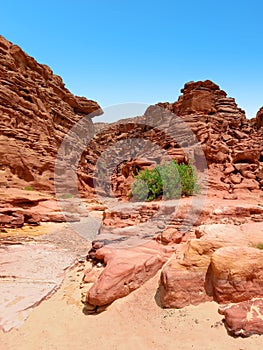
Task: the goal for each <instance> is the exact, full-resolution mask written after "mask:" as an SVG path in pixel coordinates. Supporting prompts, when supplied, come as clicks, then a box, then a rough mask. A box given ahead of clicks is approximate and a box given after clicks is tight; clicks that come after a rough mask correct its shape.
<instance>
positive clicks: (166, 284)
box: [160, 224, 263, 308]
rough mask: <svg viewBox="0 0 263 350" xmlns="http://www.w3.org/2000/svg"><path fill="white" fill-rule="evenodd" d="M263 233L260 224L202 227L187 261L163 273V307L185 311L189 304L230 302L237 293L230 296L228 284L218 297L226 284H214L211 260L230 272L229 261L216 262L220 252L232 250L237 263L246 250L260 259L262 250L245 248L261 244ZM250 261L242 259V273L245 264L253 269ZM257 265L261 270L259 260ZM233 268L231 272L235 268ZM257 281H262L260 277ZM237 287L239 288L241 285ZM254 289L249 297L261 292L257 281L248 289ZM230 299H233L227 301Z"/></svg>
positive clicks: (171, 264) (190, 245) (176, 262)
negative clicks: (221, 287) (184, 308)
mask: <svg viewBox="0 0 263 350" xmlns="http://www.w3.org/2000/svg"><path fill="white" fill-rule="evenodd" d="M251 227H254V229H253V230H252V229H251ZM262 230H263V228H262V225H260V224H259V225H257V224H246V225H244V227H243V226H236V225H223V224H213V225H202V226H200V227H198V228H197V230H196V236H197V237H199V238H198V239H191V240H190V242H189V243H188V246H187V248H186V250H185V253H184V257H183V258H182V259H181V260H175V259H173V260H171V262H169V264H167V265H166V266H165V267H164V269H163V271H162V273H161V279H160V300H161V304H162V306H164V307H176V308H181V307H184V306H187V305H189V304H194V305H195V304H198V303H201V302H204V301H209V300H213V298H216V300H217V301H219V302H223V300H227V302H230V300H231V292H232V293H234V288H233V290H231V288H230V287H229V293H228V290H227V286H228V283H231V281H230V282H228V281H225V284H226V290H223V291H221V290H219V289H218V293H217V292H216V290H215V289H214V288H219V287H220V286H221V284H222V283H223V282H222V280H220V281H218V284H217V282H216V281H217V280H214V277H213V276H214V274H213V272H212V271H213V269H212V267H211V266H210V264H211V259H213V258H212V257H214V256H215V258H214V260H216V262H217V261H218V265H219V266H220V263H222V264H224V263H225V264H226V265H225V268H226V270H227V268H228V264H230V261H227V258H226V257H221V255H219V256H220V258H218V259H216V256H217V255H216V254H217V252H220V251H222V252H224V249H225V250H226V251H227V249H229V250H230V252H231V251H232V252H234V251H235V254H233V261H234V259H236V257H237V256H239V254H240V253H238V252H239V250H240V252H242V249H248V250H252V251H251V254H253V253H255V255H256V256H257V257H260V256H262V254H263V252H261V251H260V250H258V249H255V248H243V247H244V246H245V247H248V246H253V245H257V244H258V243H260V242H261V241H262V237H263V231H262ZM222 247H227V248H222ZM220 248H221V249H220ZM246 259H248V260H249V256H248V255H244V257H243V260H242V259H240V269H241V270H242V264H243V265H244V269H246V265H247V266H250V263H249V262H248V264H247V263H246V261H247V260H246ZM256 260H257V259H256ZM252 261H255V260H253V259H251V262H252ZM257 263H258V265H257V266H258V267H259V266H260V262H259V260H257ZM252 265H253V264H252ZM229 268H230V270H231V265H230V267H229ZM218 269H220V268H218ZM227 271H228V270H227ZM218 274H220V272H218ZM244 275H245V271H244ZM247 277H248V276H247ZM233 278H234V277H233ZM255 278H261V277H258V276H257V277H255ZM234 282H235V281H234ZM234 282H233V283H234ZM215 285H216V287H215ZM235 285H237V283H236V284H235ZM250 285H252V288H251V290H248V292H247V293H248V294H249V295H250V296H251V295H253V293H254V292H256V291H259V287H258V285H257V281H255V286H254V285H253V282H251V280H249V282H248V284H247V285H246V287H248V288H250ZM224 293H225V294H224ZM227 297H228V298H229V299H227ZM234 297H235V296H234ZM234 297H233V298H234ZM224 298H225V299H224ZM232 300H233V299H232Z"/></svg>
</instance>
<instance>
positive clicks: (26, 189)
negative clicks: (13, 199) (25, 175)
mask: <svg viewBox="0 0 263 350" xmlns="http://www.w3.org/2000/svg"><path fill="white" fill-rule="evenodd" d="M24 190H25V191H34V190H35V189H34V187H32V186H25V187H24Z"/></svg>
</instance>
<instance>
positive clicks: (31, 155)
mask: <svg viewBox="0 0 263 350" xmlns="http://www.w3.org/2000/svg"><path fill="white" fill-rule="evenodd" d="M90 113H94V114H93V115H96V114H100V113H101V110H100V107H99V105H98V104H97V103H96V102H94V101H91V100H87V99H86V98H84V97H77V96H74V95H73V94H71V93H70V91H69V90H68V89H66V88H65V85H64V83H63V81H62V79H61V78H60V77H59V76H57V75H55V74H53V72H52V70H51V69H50V68H49V67H48V66H46V65H43V64H39V63H37V62H36V61H35V60H34V58H32V57H30V56H28V55H27V54H26V53H25V52H24V51H22V49H21V48H20V47H18V46H17V45H13V44H12V43H10V42H9V41H7V40H5V38H3V37H2V36H0V115H1V136H0V158H1V165H0V167H1V174H0V185H1V186H3V187H19V188H24V187H25V186H26V185H30V186H31V187H32V188H34V189H39V190H46V191H53V179H54V160H55V157H56V153H57V149H58V146H59V145H60V143H61V141H62V139H63V138H64V136H65V134H66V133H67V132H68V130H69V129H70V128H71V127H72V126H73V125H74V124H75V123H76V122H77V121H79V120H80V119H81V118H83V116H85V115H89V114H90ZM89 128H90V129H91V131H92V128H93V126H92V121H91V119H90V122H89ZM75 142H77V140H75Z"/></svg>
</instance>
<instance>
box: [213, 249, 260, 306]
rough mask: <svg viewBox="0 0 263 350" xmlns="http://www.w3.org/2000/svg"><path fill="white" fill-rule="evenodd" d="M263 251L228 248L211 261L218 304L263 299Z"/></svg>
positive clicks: (217, 253) (216, 253)
mask: <svg viewBox="0 0 263 350" xmlns="http://www.w3.org/2000/svg"><path fill="white" fill-rule="evenodd" d="M262 266H263V251H262V250H260V249H257V248H252V247H224V248H221V249H218V250H217V251H216V252H215V253H214V254H213V255H212V258H211V281H212V285H213V290H214V298H215V300H216V301H217V302H218V303H221V304H222V303H223V304H226V303H237V302H241V301H246V300H250V299H252V298H262V297H263V269H262Z"/></svg>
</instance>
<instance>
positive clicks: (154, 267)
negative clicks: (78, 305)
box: [86, 241, 171, 306]
mask: <svg viewBox="0 0 263 350" xmlns="http://www.w3.org/2000/svg"><path fill="white" fill-rule="evenodd" d="M170 255H171V252H170V253H168V252H167V251H166V250H165V249H163V248H162V246H161V245H160V244H158V243H156V242H155V241H150V242H147V243H145V244H142V245H139V246H134V247H123V248H121V247H116V246H113V245H112V246H104V247H102V248H100V249H98V250H97V251H96V253H95V258H96V259H97V260H100V261H103V262H104V264H106V267H105V269H104V270H103V271H102V273H101V274H100V276H99V277H98V279H97V280H96V281H95V283H94V285H93V286H92V287H91V289H90V290H89V291H88V293H87V296H86V303H87V304H91V305H95V306H102V305H107V304H110V303H112V302H113V301H114V300H116V299H119V298H122V297H124V296H126V295H128V294H129V293H131V292H132V291H133V290H135V289H137V288H139V287H140V286H141V285H142V284H143V283H145V282H146V281H147V280H148V279H150V278H151V277H153V276H154V275H155V274H156V273H157V271H158V270H160V268H161V267H162V266H163V264H164V263H165V262H166V261H167V259H168V257H169V256H170Z"/></svg>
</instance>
